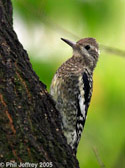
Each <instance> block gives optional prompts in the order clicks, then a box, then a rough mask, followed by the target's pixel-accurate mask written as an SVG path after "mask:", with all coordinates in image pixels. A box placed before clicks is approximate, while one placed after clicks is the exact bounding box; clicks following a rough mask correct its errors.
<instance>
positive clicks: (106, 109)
mask: <svg viewBox="0 0 125 168" xmlns="http://www.w3.org/2000/svg"><path fill="white" fill-rule="evenodd" d="M12 2H13V7H14V29H15V31H16V33H17V35H18V38H19V40H20V42H21V43H22V44H23V46H24V48H25V49H26V50H27V52H28V54H29V57H30V60H31V63H32V65H33V69H34V71H35V72H36V73H37V75H38V76H39V78H40V80H41V81H43V82H44V83H45V84H46V85H47V89H48V91H49V87H50V83H51V80H52V77H53V75H54V73H55V72H56V70H57V68H58V67H59V66H60V65H61V64H62V63H63V62H64V61H65V60H67V59H68V58H69V57H71V55H72V49H71V48H70V47H69V46H68V45H66V44H65V43H64V42H62V41H61V40H60V38H61V37H63V38H67V39H69V40H72V41H77V40H79V39H81V38H84V37H94V38H96V40H97V41H98V42H99V43H100V50H101V54H100V58H99V62H98V64H97V67H96V69H95V72H94V92H93V96H92V102H91V105H90V108H89V111H88V117H87V121H86V125H85V128H84V132H83V134H82V139H81V141H80V145H79V147H78V153H77V158H78V160H79V163H80V168H100V167H103V168H104V167H106V168H123V167H124V168H125V124H124V123H125V54H124V52H122V51H124V50H125V0H110V1H106V0H37V1H34V0H18V1H16V0H12ZM117 49H118V50H117Z"/></svg>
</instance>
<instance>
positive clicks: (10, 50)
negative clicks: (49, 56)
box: [0, 0, 79, 168]
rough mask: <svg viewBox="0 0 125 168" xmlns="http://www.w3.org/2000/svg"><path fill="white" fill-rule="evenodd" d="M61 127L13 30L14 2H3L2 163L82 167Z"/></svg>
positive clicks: (0, 76)
mask: <svg viewBox="0 0 125 168" xmlns="http://www.w3.org/2000/svg"><path fill="white" fill-rule="evenodd" d="M60 123H61V119H60V115H59V112H58V111H57V110H56V109H55V104H54V102H53V100H52V99H51V96H50V95H49V94H48V92H47V91H46V86H45V85H44V84H43V83H42V82H40V81H39V78H38V76H37V75H36V73H35V72H34V71H33V69H32V65H31V63H30V62H29V58H28V55H27V52H26V51H25V50H24V49H23V47H22V45H21V44H20V42H19V41H18V39H17V36H16V34H15V32H14V30H13V22H12V5H11V2H10V0H0V162H4V164H5V163H6V162H10V161H15V162H16V163H19V162H23V163H25V162H29V163H39V162H42V163H43V166H42V163H41V165H40V163H39V165H38V167H40V166H42V167H54V168H56V167H57V168H66V167H67V168H76V167H79V166H78V161H77V160H76V158H75V156H74V155H73V154H72V150H71V148H70V147H69V146H68V145H67V143H66V139H65V138H64V136H63V134H62V131H61V127H60ZM47 162H48V163H47ZM0 164H1V163H0ZM46 164H47V165H46ZM17 167H18V165H17ZM30 167H31V166H30Z"/></svg>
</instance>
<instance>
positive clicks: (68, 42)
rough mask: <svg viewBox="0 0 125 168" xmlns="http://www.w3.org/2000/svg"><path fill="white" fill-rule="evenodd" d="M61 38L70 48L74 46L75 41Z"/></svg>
mask: <svg viewBox="0 0 125 168" xmlns="http://www.w3.org/2000/svg"><path fill="white" fill-rule="evenodd" d="M61 40H63V41H64V42H65V43H67V44H68V45H70V46H71V47H72V48H75V46H76V43H75V42H72V41H70V40H67V39H64V38H61Z"/></svg>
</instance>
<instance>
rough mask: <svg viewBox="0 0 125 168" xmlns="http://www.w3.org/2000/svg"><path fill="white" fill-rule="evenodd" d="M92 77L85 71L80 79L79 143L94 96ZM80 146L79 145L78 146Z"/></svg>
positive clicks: (78, 106) (78, 104) (77, 127)
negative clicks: (92, 96)
mask: <svg viewBox="0 0 125 168" xmlns="http://www.w3.org/2000/svg"><path fill="white" fill-rule="evenodd" d="M92 84H93V82H92V75H91V74H89V73H88V71H87V70H85V71H84V72H83V73H82V74H81V76H80V77H79V95H78V99H77V100H78V101H77V109H78V113H77V123H76V130H77V138H78V143H79V140H80V137H81V133H82V130H83V128H84V124H85V121H86V116H87V111H88V107H89V104H90V100H91V95H92ZM76 145H78V144H76Z"/></svg>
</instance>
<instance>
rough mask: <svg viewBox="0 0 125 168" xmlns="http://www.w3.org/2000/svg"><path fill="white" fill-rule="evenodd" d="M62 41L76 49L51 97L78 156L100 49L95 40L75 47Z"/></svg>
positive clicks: (58, 76)
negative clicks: (78, 147)
mask: <svg viewBox="0 0 125 168" xmlns="http://www.w3.org/2000/svg"><path fill="white" fill-rule="evenodd" d="M62 40H63V41H64V42H66V43H67V44H68V45H70V46H71V47H72V48H73V56H72V57H71V58H70V59H68V60H67V61H66V62H65V63H63V64H62V66H61V67H59V69H58V70H57V72H56V74H55V75H54V78H53V80H52V84H51V90H50V93H51V95H52V96H53V99H54V100H55V102H56V108H57V109H58V111H59V112H60V114H61V117H62V130H63V133H64V135H65V137H66V139H67V143H68V144H69V145H70V146H71V148H72V149H73V151H74V152H75V153H76V151H77V146H78V143H79V140H80V137H81V133H82V130H83V127H84V124H85V121H86V116H87V111H88V107H89V104H90V99H91V95H92V88H93V80H92V76H93V70H94V68H95V66H96V63H97V61H98V56H99V47H98V44H97V42H96V40H95V39H94V38H84V39H81V40H79V41H78V42H76V43H74V42H71V41H69V40H66V39H63V38H62Z"/></svg>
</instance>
